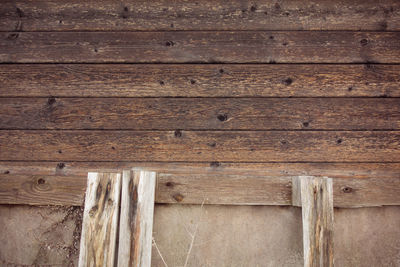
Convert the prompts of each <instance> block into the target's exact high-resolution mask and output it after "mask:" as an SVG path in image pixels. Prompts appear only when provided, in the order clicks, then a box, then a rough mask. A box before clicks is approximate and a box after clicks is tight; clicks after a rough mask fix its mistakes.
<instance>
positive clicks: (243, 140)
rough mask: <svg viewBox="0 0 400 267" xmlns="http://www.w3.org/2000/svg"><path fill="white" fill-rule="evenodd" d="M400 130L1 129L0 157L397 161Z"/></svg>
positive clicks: (99, 159) (66, 159) (31, 158)
mask: <svg viewBox="0 0 400 267" xmlns="http://www.w3.org/2000/svg"><path fill="white" fill-rule="evenodd" d="M399 143H400V132H399V131H377V132H374V131H180V130H176V131H98V130H92V131H83V130H82V131H68V130H62V131H59V130H55V131H54V130H53V131H41V130H37V131H36V130H30V131H29V130H2V131H1V135H0V147H1V150H0V160H3V161H4V160H36V161H40V160H48V161H54V160H61V161H203V162H204V161H208V162H210V161H234V162H235V161H236V162H282V161H284V162H399V161H400V146H399Z"/></svg>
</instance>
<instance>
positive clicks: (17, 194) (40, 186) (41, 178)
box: [0, 174, 86, 206]
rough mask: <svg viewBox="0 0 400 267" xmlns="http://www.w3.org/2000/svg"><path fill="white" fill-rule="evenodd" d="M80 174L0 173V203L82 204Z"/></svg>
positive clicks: (83, 190)
mask: <svg viewBox="0 0 400 267" xmlns="http://www.w3.org/2000/svg"><path fill="white" fill-rule="evenodd" d="M85 188H86V181H85V179H84V178H83V177H82V176H68V177H65V176H55V175H36V174H34V175H9V174H0V204H28V205H73V206H81V205H83V200H84V198H83V195H84V192H85Z"/></svg>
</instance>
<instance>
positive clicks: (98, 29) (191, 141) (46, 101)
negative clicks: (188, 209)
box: [0, 0, 400, 203]
mask: <svg viewBox="0 0 400 267" xmlns="http://www.w3.org/2000/svg"><path fill="white" fill-rule="evenodd" d="M0 31H1V32H0V36H1V37H0V63H1V64H0V161H1V162H0V170H1V173H3V175H2V176H1V177H2V181H3V188H6V187H5V186H4V183H7V186H9V187H10V183H11V184H12V183H14V184H12V185H11V187H12V188H13V190H8V189H7V190H8V191H7V192H4V191H5V190H3V192H0V199H3V200H1V201H0V202H6V203H9V202H13V203H24V202H28V203H29V201H28V200H20V198H19V196H20V190H22V189H21V188H23V185H26V183H28V184H29V186H28V187H29V188H30V189H29V190H31V191H33V192H38V191H40V192H43V191H46V190H47V191H48V193H49V194H48V196H45V198H46V197H47V198H51V196H52V195H54V194H55V192H56V191H52V190H53V187H52V183H51V182H49V181H63V182H64V183H65V182H66V181H71V182H72V181H77V180H79V181H81V182H79V183H78V184H75V185H74V186H78V187H79V186H80V185H82V184H84V183H82V179H80V178H79V177H84V176H85V173H86V172H87V171H88V170H104V169H106V170H113V169H120V168H123V167H130V166H147V167H151V168H156V169H157V168H159V169H160V168H161V169H165V168H169V169H176V168H180V167H181V166H192V167H202V168H205V169H206V170H207V171H208V172H218V171H219V170H240V169H241V170H244V169H246V170H247V169H248V170H257V171H260V170H261V171H262V172H263V173H264V174H265V173H267V174H270V175H300V174H306V175H328V176H331V177H338V178H346V177H355V178H374V179H380V178H391V179H392V178H395V179H397V183H398V178H399V174H400V100H399V97H400V85H399V84H400V65H399V63H400V2H399V1H396V0H388V1H384V2H377V1H375V0H356V1H350V0H337V1H331V0H329V1H328V0H322V1H298V0H280V1H265V0H255V1H243V0H234V1H223V0H212V1H211V0H201V1H192V2H186V1H171V0H156V1H144V0H143V1H142V0H138V1H123V2H115V1H111V0H100V1H95V2H85V1H77V0H57V1H55V0H54V1H53V0H39V1H28V0H16V1H3V2H2V4H1V6H0ZM169 163H173V165H170V164H169ZM168 166H170V167H168ZM171 166H172V167H171ZM21 175H22V176H21ZM23 175H28V176H23ZM32 175H39V176H40V175H50V176H52V175H57V176H55V177H53V178H46V179H44V178H38V177H39V176H32ZM64 176H65V177H64ZM21 177H22V178H21ZM32 177H33V178H32ZM57 177H58V178H57ZM60 177H62V178H60ZM76 177H78V178H76ZM17 178H18V179H20V180H18V179H17ZM21 179H22V180H21ZM40 179H42V180H40ZM47 179H50V180H47ZM52 179H53V180H52ZM57 179H59V180H57ZM68 179H69V180H68ZM74 179H75V180H74ZM15 181H19V182H15ZM32 183H34V184H36V185H35V186H33V185H32ZM53 184H54V183H53ZM46 186H47V187H46ZM9 187H7V188H9ZM25 187H26V186H25ZM63 188H64V187H62V189H61V192H58V194H57V195H60V194H61V195H62V194H63V193H62V192H65V190H64V191H63ZM29 190H28V191H29ZM0 191H1V190H0ZM78 191H79V190H78ZM83 191H84V190H83ZM83 191H82V192H83ZM10 192H12V195H11V196H10ZM79 192H81V191H79ZM79 192H78V193H79ZM344 193H351V192H344ZM79 194H81V193H79ZM39 195H40V194H39ZM69 198H71V196H69ZM10 199H12V200H10ZM79 201H80V200H79Z"/></svg>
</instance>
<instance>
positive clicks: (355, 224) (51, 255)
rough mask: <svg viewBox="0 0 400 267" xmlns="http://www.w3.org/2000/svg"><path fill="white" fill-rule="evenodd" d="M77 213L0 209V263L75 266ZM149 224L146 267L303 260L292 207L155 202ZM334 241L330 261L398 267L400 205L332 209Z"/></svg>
mask: <svg viewBox="0 0 400 267" xmlns="http://www.w3.org/2000/svg"><path fill="white" fill-rule="evenodd" d="M81 213H82V210H81V209H80V208H55V207H29V206H0V229H1V230H0V264H1V266H21V265H22V266H24V265H25V266H35V265H40V266H44V265H51V266H77V258H78V255H79V251H78V249H79V236H80V227H81ZM154 223H155V225H154V238H155V241H156V244H157V248H158V250H159V252H158V250H157V248H156V247H155V246H153V256H152V258H153V260H152V262H153V264H152V265H153V266H165V264H164V263H163V261H162V259H161V256H160V254H161V255H162V257H163V258H164V261H165V262H166V263H167V264H168V266H169V267H171V266H185V262H186V261H187V266H302V264H303V258H302V228H301V209H299V208H294V207H271V206H206V205H205V206H203V207H201V206H191V205H156V209H155V222H154ZM192 241H193V242H192ZM334 242H335V264H336V266H349V267H350V266H351V267H353V266H369V267H370V266H400V207H379V208H360V209H335V234H334ZM191 244H192V245H191ZM188 254H189V256H188Z"/></svg>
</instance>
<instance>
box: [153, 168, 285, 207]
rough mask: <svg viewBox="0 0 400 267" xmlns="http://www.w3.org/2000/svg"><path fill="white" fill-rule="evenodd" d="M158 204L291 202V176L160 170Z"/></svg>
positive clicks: (277, 203) (261, 203)
mask: <svg viewBox="0 0 400 267" xmlns="http://www.w3.org/2000/svg"><path fill="white" fill-rule="evenodd" d="M157 176H158V181H157V190H156V192H157V194H156V202H157V203H183V204H202V203H204V204H218V205H221V204H227V205H290V201H289V200H290V199H291V192H292V190H291V179H289V178H288V177H284V176H282V177H265V176H243V175H218V174H190V173H187V174H170V173H158V175H157Z"/></svg>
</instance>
